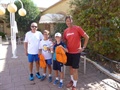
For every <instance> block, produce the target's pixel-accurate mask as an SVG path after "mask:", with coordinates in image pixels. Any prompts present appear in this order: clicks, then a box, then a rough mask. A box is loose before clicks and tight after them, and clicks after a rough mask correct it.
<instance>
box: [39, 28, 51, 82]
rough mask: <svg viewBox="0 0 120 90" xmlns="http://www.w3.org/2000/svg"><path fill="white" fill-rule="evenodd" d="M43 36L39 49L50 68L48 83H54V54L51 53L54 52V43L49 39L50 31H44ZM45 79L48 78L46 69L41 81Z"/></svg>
mask: <svg viewBox="0 0 120 90" xmlns="http://www.w3.org/2000/svg"><path fill="white" fill-rule="evenodd" d="M43 36H44V39H43V40H41V41H40V45H39V49H40V54H43V56H44V57H45V61H46V64H47V67H48V74H49V78H48V81H49V82H52V76H51V73H52V68H51V64H52V53H51V51H52V47H53V43H52V41H50V40H49V39H48V37H49V31H48V30H44V32H43ZM45 78H46V67H45V68H43V75H42V77H41V81H43V80H44V79H45Z"/></svg>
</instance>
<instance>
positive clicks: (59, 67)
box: [53, 60, 64, 72]
mask: <svg viewBox="0 0 120 90" xmlns="http://www.w3.org/2000/svg"><path fill="white" fill-rule="evenodd" d="M53 70H59V71H60V72H63V71H64V68H63V64H62V63H60V62H58V61H57V60H53Z"/></svg>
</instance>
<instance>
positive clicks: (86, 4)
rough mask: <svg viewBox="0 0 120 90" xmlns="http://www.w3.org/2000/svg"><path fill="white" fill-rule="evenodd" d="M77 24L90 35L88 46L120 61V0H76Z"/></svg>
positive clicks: (74, 3) (74, 16) (72, 12)
mask: <svg viewBox="0 0 120 90" xmlns="http://www.w3.org/2000/svg"><path fill="white" fill-rule="evenodd" d="M71 6H74V7H75V10H72V11H71V14H72V16H73V19H74V21H75V24H77V25H80V26H81V27H82V28H83V29H84V30H85V31H86V32H87V33H88V35H89V36H90V40H89V44H88V48H89V49H92V50H93V51H95V52H98V53H99V54H102V55H104V56H106V57H108V58H110V59H113V60H118V61H120V0H74V1H73V2H71Z"/></svg>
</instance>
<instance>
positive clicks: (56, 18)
mask: <svg viewBox="0 0 120 90" xmlns="http://www.w3.org/2000/svg"><path fill="white" fill-rule="evenodd" d="M64 22H65V16H64V15H62V14H45V15H42V16H41V18H40V20H39V23H41V24H42V23H64Z"/></svg>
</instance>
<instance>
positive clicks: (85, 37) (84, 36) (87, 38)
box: [78, 34, 89, 52]
mask: <svg viewBox="0 0 120 90" xmlns="http://www.w3.org/2000/svg"><path fill="white" fill-rule="evenodd" d="M83 38H84V44H83V47H82V48H81V47H79V49H78V50H79V51H78V52H82V51H84V49H85V48H86V46H87V44H88V40H89V36H88V35H87V34H84V35H83Z"/></svg>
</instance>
